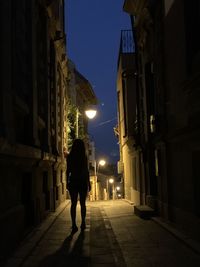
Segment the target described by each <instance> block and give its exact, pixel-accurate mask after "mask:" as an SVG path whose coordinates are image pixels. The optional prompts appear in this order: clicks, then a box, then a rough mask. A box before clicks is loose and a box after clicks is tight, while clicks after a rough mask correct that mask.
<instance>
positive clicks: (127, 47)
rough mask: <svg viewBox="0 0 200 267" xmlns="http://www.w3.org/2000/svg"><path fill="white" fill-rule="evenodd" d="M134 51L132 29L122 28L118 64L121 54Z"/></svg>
mask: <svg viewBox="0 0 200 267" xmlns="http://www.w3.org/2000/svg"><path fill="white" fill-rule="evenodd" d="M130 53H135V43H134V38H133V32H132V30H122V31H121V39H120V48H119V57H118V66H119V60H120V56H121V54H130Z"/></svg>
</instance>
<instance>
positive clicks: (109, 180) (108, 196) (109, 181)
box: [107, 178, 115, 199]
mask: <svg viewBox="0 0 200 267" xmlns="http://www.w3.org/2000/svg"><path fill="white" fill-rule="evenodd" d="M114 181H115V180H114V179H113V178H109V179H107V199H110V192H109V184H110V185H112V193H113V199H114ZM108 192H109V193H108Z"/></svg>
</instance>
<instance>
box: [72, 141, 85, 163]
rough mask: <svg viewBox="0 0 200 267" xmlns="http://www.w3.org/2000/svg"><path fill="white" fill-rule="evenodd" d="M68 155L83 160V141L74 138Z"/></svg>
mask: <svg viewBox="0 0 200 267" xmlns="http://www.w3.org/2000/svg"><path fill="white" fill-rule="evenodd" d="M70 155H71V156H72V157H76V159H77V160H78V159H80V160H83V159H84V158H85V156H86V152H85V144H84V142H83V140H81V139H75V140H74V142H73V144H72V148H71V152H70Z"/></svg>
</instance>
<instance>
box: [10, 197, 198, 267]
mask: <svg viewBox="0 0 200 267" xmlns="http://www.w3.org/2000/svg"><path fill="white" fill-rule="evenodd" d="M69 208H70V202H69V201H67V202H66V203H64V204H63V205H61V208H60V210H59V211H58V212H57V213H56V214H53V215H50V216H49V217H48V218H47V220H45V221H44V222H43V223H42V225H40V226H39V227H38V228H37V229H35V231H34V233H32V234H31V235H30V236H29V237H27V239H26V240H25V241H24V242H23V243H22V244H21V246H19V248H18V249H17V251H16V252H15V254H14V255H13V256H12V257H11V258H10V259H9V260H8V262H7V263H6V265H5V267H18V266H23V267H25V266H26V267H46V266H48V267H50V266H56V267H61V266H70V267H73V266H95V267H97V266H102V267H103V266H107V267H108V266H109V267H112V266H118V267H124V266H127V267H129V266H130V267H133V266H134V267H147V266H148V267H150V266H151V267H158V266H159V267H168V266H170V267H178V266H181V267H186V266H188V267H189V266H192V267H197V266H200V254H198V253H196V252H195V251H193V250H192V249H191V248H189V247H188V246H186V245H185V244H184V243H183V242H181V241H180V240H178V239H177V238H175V236H174V235H172V234H171V233H170V232H169V231H167V230H166V229H164V228H163V227H161V226H160V225H159V224H158V223H156V222H155V221H154V220H151V219H150V220H143V219H141V218H139V217H137V216H136V215H134V213H133V206H132V205H131V204H130V203H129V202H127V201H124V200H114V201H113V200H110V201H96V202H92V201H91V202H89V201H88V202H87V220H86V221H87V228H86V230H85V231H84V232H81V231H80V230H79V231H78V232H76V233H75V234H73V235H72V234H71V229H70V227H71V222H70V216H69V212H70V211H69ZM77 213H78V214H77V216H78V225H80V210H79V206H78V209H77Z"/></svg>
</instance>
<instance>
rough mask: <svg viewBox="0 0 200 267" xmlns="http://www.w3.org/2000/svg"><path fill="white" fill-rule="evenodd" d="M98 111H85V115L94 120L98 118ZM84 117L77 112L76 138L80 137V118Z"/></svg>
mask: <svg viewBox="0 0 200 267" xmlns="http://www.w3.org/2000/svg"><path fill="white" fill-rule="evenodd" d="M96 114H97V111H96V110H95V109H88V110H85V115H86V116H87V118H88V119H90V120H92V119H94V117H95V116H96ZM80 115H82V114H81V113H80V112H79V110H78V109H77V111H76V138H78V137H79V116H80Z"/></svg>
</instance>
